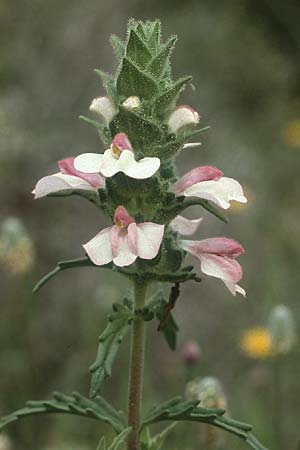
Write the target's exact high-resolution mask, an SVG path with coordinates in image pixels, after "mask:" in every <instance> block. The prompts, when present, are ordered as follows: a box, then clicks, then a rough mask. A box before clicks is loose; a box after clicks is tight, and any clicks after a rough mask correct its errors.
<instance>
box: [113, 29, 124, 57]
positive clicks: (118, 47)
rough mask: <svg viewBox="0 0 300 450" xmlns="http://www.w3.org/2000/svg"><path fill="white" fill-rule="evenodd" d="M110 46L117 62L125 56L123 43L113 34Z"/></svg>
mask: <svg viewBox="0 0 300 450" xmlns="http://www.w3.org/2000/svg"><path fill="white" fill-rule="evenodd" d="M110 44H111V46H112V48H113V49H114V52H115V55H116V57H117V59H118V60H119V61H121V60H122V58H123V56H124V55H125V50H126V47H125V44H124V42H123V41H122V40H121V39H120V38H119V37H118V36H116V35H115V34H112V35H111V36H110Z"/></svg>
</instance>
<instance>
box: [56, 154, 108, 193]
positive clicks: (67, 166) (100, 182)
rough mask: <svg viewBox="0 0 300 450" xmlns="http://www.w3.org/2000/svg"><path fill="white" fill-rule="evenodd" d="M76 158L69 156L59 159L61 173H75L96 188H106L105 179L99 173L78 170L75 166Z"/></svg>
mask: <svg viewBox="0 0 300 450" xmlns="http://www.w3.org/2000/svg"><path fill="white" fill-rule="evenodd" d="M74 160H75V158H73V157H69V158H65V159H62V160H61V161H58V167H59V169H60V171H61V173H64V174H67V175H74V176H76V177H79V178H82V179H83V180H85V181H87V182H88V183H90V185H91V186H93V187H94V188H96V189H103V188H105V179H104V178H103V177H102V176H101V175H100V174H99V173H90V174H88V173H84V172H80V171H79V170H76V169H75V167H74Z"/></svg>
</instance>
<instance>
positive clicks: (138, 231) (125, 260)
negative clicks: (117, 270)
mask: <svg viewBox="0 0 300 450" xmlns="http://www.w3.org/2000/svg"><path fill="white" fill-rule="evenodd" d="M163 235H164V225H159V224H157V223H152V222H144V223H139V224H137V223H135V221H134V218H133V217H130V216H129V214H128V212H127V211H126V209H125V208H124V207H123V206H118V208H117V209H116V211H115V215H114V225H113V226H112V227H109V228H105V229H104V230H102V231H100V233H98V234H97V235H96V236H95V237H94V238H93V239H91V240H90V241H89V242H88V243H87V244H85V245H84V246H83V247H84V249H85V251H86V253H87V254H88V256H89V258H90V259H91V260H92V261H93V263H94V264H96V265H97V266H102V265H104V264H108V263H109V262H111V261H113V263H114V264H115V265H116V266H119V267H124V266H129V265H130V264H132V263H133V262H134V261H135V260H136V258H137V257H139V258H142V259H153V258H155V256H156V255H157V254H158V251H159V248H160V245H161V242H162V238H163Z"/></svg>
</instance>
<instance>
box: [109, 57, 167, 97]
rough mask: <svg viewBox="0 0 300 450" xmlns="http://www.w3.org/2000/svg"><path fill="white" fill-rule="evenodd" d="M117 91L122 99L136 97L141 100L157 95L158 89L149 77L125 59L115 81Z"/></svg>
mask: <svg viewBox="0 0 300 450" xmlns="http://www.w3.org/2000/svg"><path fill="white" fill-rule="evenodd" d="M117 91H118V94H119V95H123V96H124V97H130V96H131V95H136V96H137V97H140V98H141V99H150V98H151V97H153V96H154V95H156V94H157V91H158V87H157V85H156V82H155V81H154V79H153V78H152V77H151V76H150V75H148V74H146V73H145V72H143V71H142V70H141V69H139V68H138V67H137V66H136V65H135V64H134V63H133V62H132V61H131V60H129V59H128V58H127V57H125V58H123V62H122V67H121V71H120V73H119V76H118V79H117Z"/></svg>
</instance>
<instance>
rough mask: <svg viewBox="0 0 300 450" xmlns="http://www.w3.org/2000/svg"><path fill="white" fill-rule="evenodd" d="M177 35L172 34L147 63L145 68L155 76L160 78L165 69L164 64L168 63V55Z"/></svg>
mask: <svg viewBox="0 0 300 450" xmlns="http://www.w3.org/2000/svg"><path fill="white" fill-rule="evenodd" d="M176 40H177V37H176V36H172V37H171V38H170V39H169V40H168V42H167V43H166V44H164V46H163V47H162V49H161V50H160V51H159V52H158V54H157V55H155V56H154V57H153V58H152V60H151V61H150V63H149V66H148V67H147V70H148V71H149V72H150V73H151V74H152V75H153V76H154V77H156V78H160V77H161V76H162V74H163V73H164V72H165V71H166V66H167V64H168V63H169V58H170V55H171V53H172V51H173V48H174V46H175V43H176Z"/></svg>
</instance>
